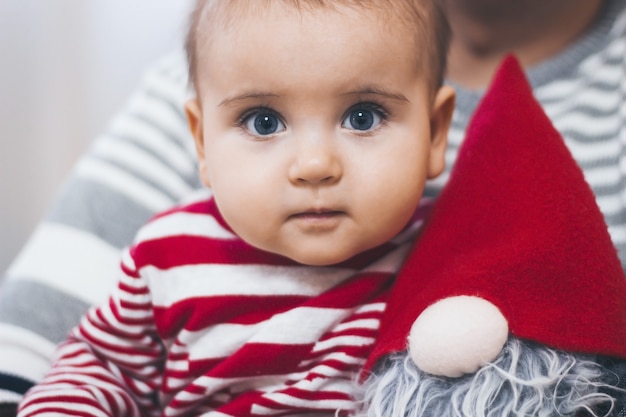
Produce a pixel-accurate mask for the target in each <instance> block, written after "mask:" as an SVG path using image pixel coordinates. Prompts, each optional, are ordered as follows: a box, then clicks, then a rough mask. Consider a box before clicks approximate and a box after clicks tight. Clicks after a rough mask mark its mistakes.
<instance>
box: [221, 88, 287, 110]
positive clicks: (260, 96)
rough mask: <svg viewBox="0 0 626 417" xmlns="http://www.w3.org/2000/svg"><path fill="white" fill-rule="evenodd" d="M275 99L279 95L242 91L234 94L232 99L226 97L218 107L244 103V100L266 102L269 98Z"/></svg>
mask: <svg viewBox="0 0 626 417" xmlns="http://www.w3.org/2000/svg"><path fill="white" fill-rule="evenodd" d="M276 97H279V95H278V94H274V93H268V92H264V91H244V92H243V93H241V94H236V95H234V96H232V97H226V98H225V99H224V100H222V101H221V102H220V104H219V105H218V107H223V106H232V105H233V104H236V103H237V102H240V101H245V100H264V99H265V100H266V99H269V98H276Z"/></svg>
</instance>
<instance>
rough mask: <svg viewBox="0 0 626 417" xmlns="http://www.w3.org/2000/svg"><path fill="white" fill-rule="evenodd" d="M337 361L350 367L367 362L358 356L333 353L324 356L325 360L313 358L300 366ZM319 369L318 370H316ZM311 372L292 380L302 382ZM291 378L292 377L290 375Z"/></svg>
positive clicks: (300, 374)
mask: <svg viewBox="0 0 626 417" xmlns="http://www.w3.org/2000/svg"><path fill="white" fill-rule="evenodd" d="M331 360H332V361H337V362H341V363H344V364H348V365H359V364H362V363H364V362H365V359H363V358H359V357H356V356H350V355H348V354H346V353H345V352H332V353H330V354H326V355H324V357H323V359H319V358H313V359H309V360H306V361H302V362H301V363H300V366H303V367H306V366H309V365H312V364H315V363H317V362H320V361H331ZM314 369H317V368H314ZM309 372H310V371H307V372H300V373H298V374H294V375H293V377H292V378H291V379H292V380H301V379H304V377H305V376H306V375H307V374H308V373H309ZM290 377H291V375H290Z"/></svg>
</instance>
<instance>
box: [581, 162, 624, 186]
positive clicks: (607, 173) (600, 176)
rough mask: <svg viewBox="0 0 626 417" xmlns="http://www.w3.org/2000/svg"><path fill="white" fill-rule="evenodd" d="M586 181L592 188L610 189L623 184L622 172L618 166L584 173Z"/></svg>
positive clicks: (604, 167) (589, 170) (588, 170)
mask: <svg viewBox="0 0 626 417" xmlns="http://www.w3.org/2000/svg"><path fill="white" fill-rule="evenodd" d="M584 174H585V179H586V180H587V182H588V183H589V184H590V185H591V186H592V187H610V186H615V185H618V184H619V183H620V182H621V172H620V171H619V169H618V168H617V167H616V166H603V167H599V168H594V169H587V170H585V171H584Z"/></svg>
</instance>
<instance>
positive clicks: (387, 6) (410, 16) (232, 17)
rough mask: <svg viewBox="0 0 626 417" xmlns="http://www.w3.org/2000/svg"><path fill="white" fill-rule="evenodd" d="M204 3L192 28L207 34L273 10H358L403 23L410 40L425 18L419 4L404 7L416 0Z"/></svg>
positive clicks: (299, 14)
mask: <svg viewBox="0 0 626 417" xmlns="http://www.w3.org/2000/svg"><path fill="white" fill-rule="evenodd" d="M204 3H205V6H204V8H203V10H202V13H201V14H200V17H199V19H198V20H197V23H198V26H197V28H196V29H197V30H198V32H199V33H203V32H204V33H205V34H207V35H209V36H210V34H211V33H212V32H213V33H214V31H219V30H232V29H234V28H235V27H237V25H238V23H242V22H244V21H245V19H248V18H250V17H257V18H258V19H259V20H262V19H263V18H264V17H266V16H267V15H268V14H269V13H273V12H277V11H278V12H281V14H284V15H283V18H285V19H294V20H298V19H303V18H304V17H306V16H307V15H312V16H315V15H316V14H319V13H338V14H341V13H345V12H346V11H351V12H357V13H362V14H363V15H364V16H368V17H374V18H376V19H377V20H378V21H379V22H381V23H382V25H381V26H384V27H385V26H386V27H387V28H388V29H390V30H393V29H394V28H398V26H399V25H403V27H404V28H405V29H409V30H410V31H411V32H412V35H414V37H413V39H412V40H414V39H419V37H420V36H419V35H421V34H422V33H423V30H422V29H423V28H422V27H423V25H424V20H425V16H424V15H422V11H420V10H421V9H420V8H419V7H412V8H410V7H408V5H413V6H415V5H416V4H418V3H420V1H419V0H395V1H386V0H254V1H251V0H205V1H204ZM409 9H410V10H409ZM418 20H419V21H418ZM268 24H269V23H268ZM346 24H349V23H348V21H346ZM372 29H374V28H372Z"/></svg>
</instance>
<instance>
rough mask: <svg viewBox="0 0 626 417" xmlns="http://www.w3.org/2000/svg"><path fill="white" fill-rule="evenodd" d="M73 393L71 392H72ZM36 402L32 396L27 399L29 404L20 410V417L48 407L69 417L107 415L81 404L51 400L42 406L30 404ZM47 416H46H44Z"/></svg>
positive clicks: (60, 414) (106, 416)
mask: <svg viewBox="0 0 626 417" xmlns="http://www.w3.org/2000/svg"><path fill="white" fill-rule="evenodd" d="M72 393H73V392H72ZM58 395H62V393H59V394H58ZM34 400H36V398H35V397H34V396H33V397H32V398H29V404H28V406H27V407H25V408H24V409H22V410H21V411H20V415H29V414H32V415H35V414H36V413H38V412H39V410H41V409H44V408H49V407H54V408H60V409H62V410H68V414H67V415H71V414H70V413H69V412H76V411H78V412H81V413H85V414H88V415H90V416H94V417H108V415H107V414H106V413H105V412H103V411H100V410H98V409H96V408H94V407H91V406H89V405H85V404H81V403H78V402H77V403H70V404H67V403H65V402H56V401H54V400H53V399H50V400H48V401H47V402H46V403H44V404H31V403H30V402H32V401H34ZM46 415H48V414H46ZM52 415H53V416H54V415H58V416H63V415H65V414H62V413H58V414H57V413H55V414H52Z"/></svg>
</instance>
